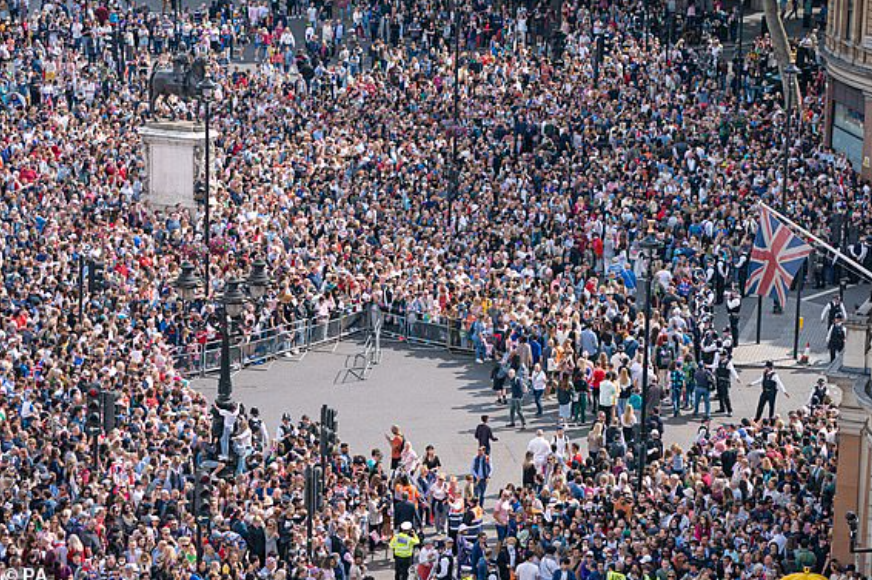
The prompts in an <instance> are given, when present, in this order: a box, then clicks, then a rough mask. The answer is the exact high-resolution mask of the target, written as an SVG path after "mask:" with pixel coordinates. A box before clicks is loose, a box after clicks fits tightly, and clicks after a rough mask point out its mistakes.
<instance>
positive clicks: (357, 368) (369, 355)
mask: <svg viewBox="0 0 872 580" xmlns="http://www.w3.org/2000/svg"><path fill="white" fill-rule="evenodd" d="M382 325H383V319H382V318H381V317H378V318H376V319H375V321H374V322H373V324H372V327H373V328H372V331H371V332H370V333H369V334H367V336H366V341H365V342H364V344H363V350H362V351H361V352H358V353H355V354H350V355H348V356H347V357H345V368H344V369H342V370H341V371H339V376H343V375H344V377H343V379H342V382H343V383H344V382H346V381H347V380H348V377H349V376H353V377H355V378H356V379H357V380H359V381H365V380H366V378H367V376H368V375H369V371H371V370H372V367H374V366H375V365H377V364H378V363H380V362H381V333H382ZM338 380H339V377H337V381H338Z"/></svg>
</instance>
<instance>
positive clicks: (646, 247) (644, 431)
mask: <svg viewBox="0 0 872 580" xmlns="http://www.w3.org/2000/svg"><path fill="white" fill-rule="evenodd" d="M639 245H640V247H641V249H642V255H644V256H645V260H646V261H647V262H648V263H647V265H646V270H647V272H646V275H645V343H644V345H643V349H642V357H643V360H642V421H641V426H640V429H639V445H638V449H639V457H638V459H637V463H638V466H639V479H638V481H637V482H636V486H637V487H636V491H637V492H639V493H641V492H642V481H643V479H644V478H645V461H646V459H647V458H648V441H647V439H648V362H649V356H650V355H649V351H650V344H649V343H650V338H651V278H652V277H653V275H654V268H653V266H654V258H656V257H657V254H658V253H659V251H660V248H661V245H662V244H661V242H660V240H658V239H657V235H656V234H655V233H654V221H653V220H650V221H649V222H648V235H646V236H645V238H644V239H643V240H642V241H641V242H640V244H639Z"/></svg>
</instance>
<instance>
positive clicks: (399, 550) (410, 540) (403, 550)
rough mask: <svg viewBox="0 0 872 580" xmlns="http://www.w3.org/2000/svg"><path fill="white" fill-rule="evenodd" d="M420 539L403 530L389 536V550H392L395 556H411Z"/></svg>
mask: <svg viewBox="0 0 872 580" xmlns="http://www.w3.org/2000/svg"><path fill="white" fill-rule="evenodd" d="M418 542H420V540H419V539H418V538H416V537H415V536H410V535H408V534H405V533H403V532H400V533H399V534H397V535H395V536H394V537H393V538H391V550H393V552H394V557H395V558H411V557H412V554H413V553H414V552H415V546H417V545H418Z"/></svg>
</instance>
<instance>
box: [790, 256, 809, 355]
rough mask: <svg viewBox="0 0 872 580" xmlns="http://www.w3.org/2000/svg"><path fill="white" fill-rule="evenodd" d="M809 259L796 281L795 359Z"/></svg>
mask: <svg viewBox="0 0 872 580" xmlns="http://www.w3.org/2000/svg"><path fill="white" fill-rule="evenodd" d="M806 264H808V258H805V259H803V261H802V266H800V267H799V280H797V281H796V318H795V319H794V321H793V358H794V359H798V358H799V314H800V310H801V309H802V287H803V286H805V266H806Z"/></svg>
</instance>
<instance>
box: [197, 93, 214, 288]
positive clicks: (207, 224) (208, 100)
mask: <svg viewBox="0 0 872 580" xmlns="http://www.w3.org/2000/svg"><path fill="white" fill-rule="evenodd" d="M216 87H217V85H216V84H215V83H214V82H213V81H212V77H209V76H207V77H206V78H205V79H203V81H202V82H201V83H200V84H199V85H198V86H197V89H198V90H199V93H200V101H201V102H202V103H203V105H205V107H206V111H205V113H206V117H205V125H206V127H205V129H206V152H205V153H206V163H205V165H206V167H205V168H204V181H205V183H204V192H205V194H206V195H205V197H206V213H205V216H204V225H203V229H204V230H205V231H204V236H203V237H204V241H205V243H206V298H209V296H211V294H212V284H211V280H210V277H211V272H210V270H211V264H210V262H211V257H212V244H211V242H212V222H211V220H210V213H209V212H210V209H211V205H212V196H211V186H210V178H209V166H210V165H211V158H210V155H209V153H210V150H211V142H210V141H211V140H210V138H209V121H210V120H211V116H212V107H211V104H212V97H213V96H214V95H215V89H216Z"/></svg>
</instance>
